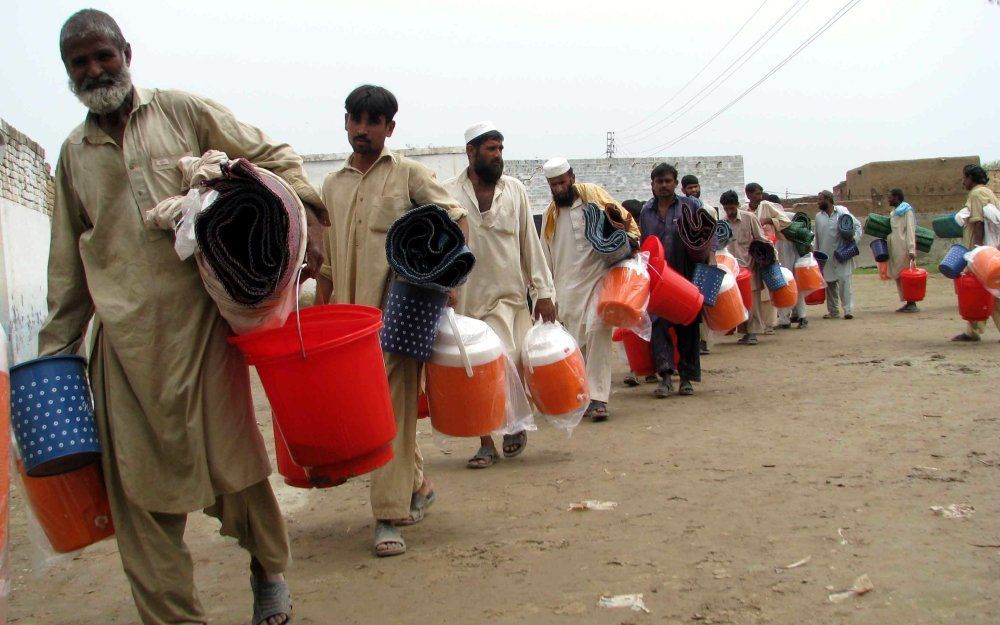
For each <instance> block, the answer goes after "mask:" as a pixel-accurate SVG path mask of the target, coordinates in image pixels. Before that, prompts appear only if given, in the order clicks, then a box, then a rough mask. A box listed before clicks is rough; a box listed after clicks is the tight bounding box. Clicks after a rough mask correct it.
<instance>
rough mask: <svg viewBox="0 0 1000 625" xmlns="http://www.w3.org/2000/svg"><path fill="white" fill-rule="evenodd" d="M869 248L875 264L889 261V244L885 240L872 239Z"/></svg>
mask: <svg viewBox="0 0 1000 625" xmlns="http://www.w3.org/2000/svg"><path fill="white" fill-rule="evenodd" d="M871 248H872V256H874V257H875V262H878V263H884V262H886V261H888V260H889V243H888V242H886V240H885V239H872V242H871Z"/></svg>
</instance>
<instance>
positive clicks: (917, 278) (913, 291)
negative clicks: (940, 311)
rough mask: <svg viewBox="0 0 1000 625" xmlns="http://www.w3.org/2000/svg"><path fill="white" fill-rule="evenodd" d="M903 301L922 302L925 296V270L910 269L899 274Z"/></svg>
mask: <svg viewBox="0 0 1000 625" xmlns="http://www.w3.org/2000/svg"><path fill="white" fill-rule="evenodd" d="M899 282H900V286H901V287H902V291H903V299H904V300H906V301H908V302H922V301H924V297H925V296H926V295H927V270H926V269H919V268H916V267H910V268H909V269H904V270H903V271H901V272H900V273H899Z"/></svg>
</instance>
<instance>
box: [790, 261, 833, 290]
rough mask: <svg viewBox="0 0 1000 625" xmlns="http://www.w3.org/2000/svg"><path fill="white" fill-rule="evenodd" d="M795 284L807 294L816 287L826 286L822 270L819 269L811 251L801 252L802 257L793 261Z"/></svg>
mask: <svg viewBox="0 0 1000 625" xmlns="http://www.w3.org/2000/svg"><path fill="white" fill-rule="evenodd" d="M795 284H796V286H798V288H799V291H800V292H802V293H805V294H807V295H808V294H809V293H812V292H813V291H815V290H817V289H822V288H826V280H824V279H823V272H822V271H820V268H819V263H818V262H817V261H816V259H815V258H813V255H812V254H811V253H809V254H803V255H802V258H800V259H798V260H797V261H795Z"/></svg>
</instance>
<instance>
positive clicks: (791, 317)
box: [772, 196, 809, 330]
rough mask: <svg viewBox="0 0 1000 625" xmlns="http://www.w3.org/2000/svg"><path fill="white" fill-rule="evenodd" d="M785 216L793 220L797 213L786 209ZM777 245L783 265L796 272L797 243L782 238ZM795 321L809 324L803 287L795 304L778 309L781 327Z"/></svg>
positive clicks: (779, 325)
mask: <svg viewBox="0 0 1000 625" xmlns="http://www.w3.org/2000/svg"><path fill="white" fill-rule="evenodd" d="M772 197H774V196H772ZM785 216H786V217H788V219H789V221H791V219H792V217H794V216H795V213H791V212H789V211H785ZM776 247H777V248H778V261H779V262H780V263H781V266H782V267H784V268H785V269H787V270H789V271H791V272H793V273H794V272H795V263H796V261H798V260H799V258H800V256H799V250H798V248H797V247H795V243H793V242H792V241H789V240H788V239H785V238H782V239H780V240H779V241H778V243H777V246H776ZM793 323H797V324H798V328H799V329H800V330H803V329H805V328H807V327H808V326H809V320H808V319H806V293H805V292H803V290H802V289H799V296H798V300H797V301H796V302H795V306H792V307H791V308H779V309H778V327H779V328H781V329H782V330H787V329H789V328H791V327H792V324H793Z"/></svg>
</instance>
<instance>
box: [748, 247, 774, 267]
mask: <svg viewBox="0 0 1000 625" xmlns="http://www.w3.org/2000/svg"><path fill="white" fill-rule="evenodd" d="M748 252H749V254H750V260H752V261H753V263H754V264H755V265H756V266H757V267H769V266H771V265H773V264H774V263H775V261H776V260H777V259H778V256H777V254H776V253H775V251H774V246H773V245H771V244H770V243H765V242H764V241H751V242H750V248H749V250H748Z"/></svg>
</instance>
